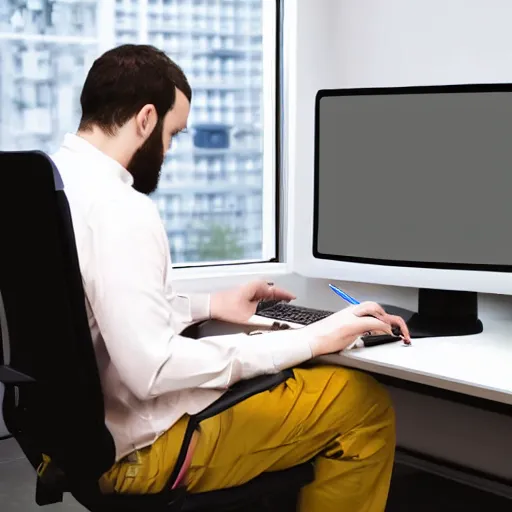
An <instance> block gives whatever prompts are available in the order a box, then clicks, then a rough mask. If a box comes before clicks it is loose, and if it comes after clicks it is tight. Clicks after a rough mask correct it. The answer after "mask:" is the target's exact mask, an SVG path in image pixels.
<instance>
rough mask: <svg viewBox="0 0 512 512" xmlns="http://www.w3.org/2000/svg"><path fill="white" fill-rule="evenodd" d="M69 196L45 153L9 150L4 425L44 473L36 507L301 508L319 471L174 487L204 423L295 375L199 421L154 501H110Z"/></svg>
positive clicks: (246, 386)
mask: <svg viewBox="0 0 512 512" xmlns="http://www.w3.org/2000/svg"><path fill="white" fill-rule="evenodd" d="M63 189H64V187H63V184H62V180H61V178H60V175H59V173H58V171H57V170H56V169H55V167H54V166H53V163H52V161H51V160H50V159H49V158H48V157H47V156H46V155H45V154H44V153H41V152H17V153H0V240H1V246H0V323H1V324H2V331H1V332H2V344H3V356H2V351H0V382H3V383H4V384H5V385H6V391H5V398H4V407H3V410H4V419H5V422H6V425H7V427H8V429H9V431H10V432H11V433H12V434H13V436H14V437H15V439H16V441H17V442H18V444H19V445H20V447H21V449H22V450H23V452H24V453H25V455H26V457H27V458H28V460H29V461H30V463H31V465H32V466H33V467H34V468H39V471H38V476H37V483H36V501H37V503H38V504H40V505H46V504H50V503H57V502H60V501H62V498H63V494H64V493H65V492H70V493H72V495H73V496H74V497H75V498H76V499H77V500H78V501H79V502H80V503H81V504H82V505H84V506H85V507H86V508H87V509H88V510H90V511H94V512H107V511H108V512H112V511H123V512H127V511H132V512H142V511H143V512H164V511H165V512H175V511H176V512H177V511H180V510H182V511H187V512H199V511H205V510H214V511H216V512H217V511H218V512H221V511H222V510H241V509H243V510H244V511H245V512H248V511H250V510H258V511H265V510H269V511H270V510H275V511H280V512H286V511H290V512H291V511H292V510H295V509H296V503H297V497H298V494H299V491H300V489H301V488H302V487H303V486H304V485H306V484H307V483H309V482H311V481H312V480H313V477H314V470H313V465H312V463H305V464H302V465H299V466H296V467H294V468H291V469H289V470H286V471H280V472H274V473H266V474H263V475H261V476H259V477H258V478H256V479H254V480H252V481H250V482H248V483H246V484H245V485H242V486H240V487H236V488H231V489H224V490H218V491H213V492H208V493H204V494H189V493H187V492H186V490H185V488H183V487H181V488H178V489H175V490H170V487H171V483H172V482H173V481H174V479H175V477H176V475H177V472H178V470H179V466H180V463H181V461H182V460H183V458H184V455H185V452H186V448H187V443H188V442H189V439H190V436H191V433H192V430H193V428H194V427H195V426H196V425H197V424H198V423H200V422H201V421H203V420H204V419H206V418H208V417H211V416H213V415H215V414H218V413H220V412H221V411H224V410H226V409H228V408H229V407H232V406H233V405H235V404H236V403H238V402H240V401H242V400H245V399H247V398H249V397H250V396H252V395H254V394H257V393H261V392H265V391H267V390H269V389H271V388H273V387H274V386H276V385H278V384H280V383H282V382H284V381H285V380H286V379H288V378H293V372H292V371H287V372H282V373H279V374H277V375H272V376H264V377H259V378H256V379H253V380H250V381H245V382H241V383H239V384H237V385H236V386H234V387H233V388H232V389H231V390H229V391H228V392H227V393H226V394H225V395H224V396H223V397H222V398H220V399H219V400H218V401H217V402H215V403H214V404H212V405H211V406H210V407H208V408H207V409H206V410H204V411H203V412H201V413H199V414H197V415H196V416H194V417H192V420H191V422H190V427H189V430H188V432H187V435H186V442H185V443H184V445H183V447H182V449H181V453H180V460H179V461H178V464H177V466H176V468H175V471H174V475H173V476H172V477H171V479H170V484H169V489H166V490H165V491H164V492H162V493H160V494H152V495H120V494H113V495H103V494H101V492H100V490H99V486H98V479H99V477H100V476H101V475H102V474H103V473H104V472H105V471H107V470H108V469H109V468H110V467H111V466H112V465H113V463H114V456H115V455H114V453H115V452H114V443H113V440H112V437H111V435H110V432H109V431H108V430H107V428H106V426H105V416H104V409H103V407H104V403H103V395H102V391H101V386H100V380H99V376H98V369H97V366H96V360H95V356H94V351H93V347H92V341H91V337H90V332H89V327H88V323H87V316H86V310H85V301H84V292H83V288H82V281H81V276H80V271H79V266H78V258H77V252H76V247H75V240H74V233H73V227H72V222H71V216H70V212H69V206H68V203H67V199H66V196H65V194H64V190H63ZM43 455H44V456H45V457H44V456H43Z"/></svg>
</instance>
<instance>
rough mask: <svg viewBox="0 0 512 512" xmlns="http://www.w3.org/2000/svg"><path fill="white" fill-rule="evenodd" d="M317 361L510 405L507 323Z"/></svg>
mask: <svg viewBox="0 0 512 512" xmlns="http://www.w3.org/2000/svg"><path fill="white" fill-rule="evenodd" d="M253 318H255V319H256V318H257V320H258V321H260V320H261V318H258V317H253ZM507 326H508V327H509V328H510V329H511V330H507ZM319 360H321V361H325V362H329V363H332V364H338V365H342V366H348V367H351V368H357V369H360V370H365V371H369V372H373V373H377V374H381V375H387V376H390V377H395V378H399V379H403V380H407V381H410V382H416V383H419V384H425V385H428V386H433V387H436V388H441V389H446V390H449V391H454V392H457V393H463V394H466V395H470V396H474V397H478V398H484V399H488V400H493V401H495V402H501V403H504V404H510V405H512V324H511V323H510V322H503V321H500V320H492V319H485V320H484V332H483V333H481V334H477V335H474V336H461V337H453V338H424V339H419V340H413V343H412V346H410V347H405V346H403V345H402V343H401V342H397V343H390V344H388V345H381V346H378V347H372V348H361V349H353V350H349V351H346V352H343V353H341V354H335V355H329V356H323V357H321V358H319Z"/></svg>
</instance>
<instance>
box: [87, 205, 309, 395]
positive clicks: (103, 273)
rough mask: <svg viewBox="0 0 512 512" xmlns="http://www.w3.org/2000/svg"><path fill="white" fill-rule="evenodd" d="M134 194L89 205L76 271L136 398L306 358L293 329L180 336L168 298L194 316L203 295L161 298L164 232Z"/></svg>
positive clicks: (226, 380) (301, 337)
mask: <svg viewBox="0 0 512 512" xmlns="http://www.w3.org/2000/svg"><path fill="white" fill-rule="evenodd" d="M139 199H140V201H139V202H140V204H139V205H138V207H137V208H135V207H132V208H129V209H128V208H126V207H122V206H123V205H122V202H120V203H119V204H116V202H115V201H111V202H109V203H108V204H102V205H101V207H99V206H98V207H95V208H94V209H93V211H92V212H91V214H90V216H89V241H90V244H91V251H90V254H91V256H90V261H88V262H87V265H86V270H85V272H84V284H85V291H86V294H87V297H88V300H89V302H90V305H91V308H92V311H93V314H94V317H95V319H96V322H97V324H98V328H99V330H100V332H101V335H102V337H103V340H104V342H105V346H106V348H107V350H108V353H109V356H110V359H111V361H112V364H113V365H114V366H115V367H116V369H117V371H118V373H119V375H120V377H121V379H122V380H123V382H124V384H125V385H126V386H127V387H128V388H129V389H130V391H131V392H132V393H133V394H134V395H135V396H137V398H139V399H140V400H147V399H150V398H154V397H157V396H160V395H163V394H166V393H168V392H171V391H177V390H180V389H190V388H210V389H225V388H227V387H229V386H230V385H232V384H234V383H235V382H237V381H238V380H242V379H248V378H251V377H255V376H257V375H261V374H265V373H275V372H278V371H280V370H282V369H285V368H289V367H292V366H294V365H297V364H300V363H302V362H304V361H306V360H308V359H310V358H311V357H312V353H311V348H310V344H309V340H308V339H307V337H306V336H305V333H304V332H301V330H298V331H292V330H288V331H277V332H271V333H268V334H265V335H261V336H254V337H251V336H248V335H246V334H236V335H227V336H215V337H208V338H202V339H199V340H194V339H189V338H183V337H182V336H180V335H179V334H178V332H179V331H178V330H177V328H176V318H175V317H176V316H178V317H179V316H180V312H179V311H175V310H174V306H175V304H174V302H176V300H177V302H179V301H180V300H182V299H183V298H185V300H186V301H188V303H189V306H190V309H189V314H190V317H192V316H194V315H197V318H200V317H201V315H204V313H205V311H206V309H205V303H206V302H204V301H208V302H209V298H208V299H205V297H204V296H203V298H201V297H200V296H197V297H195V298H194V297H193V296H189V297H185V296H181V298H180V296H179V295H176V296H175V297H174V299H172V300H169V296H168V292H169V290H168V285H167V283H168V275H167V274H168V272H169V271H170V254H169V251H168V245H167V239H166V237H165V232H164V231H163V229H162V225H161V221H160V218H159V215H158V211H157V209H156V206H155V205H154V204H153V203H152V201H151V200H150V199H148V198H146V197H145V196H140V198H139ZM175 299H176V300H175ZM201 301H203V302H201ZM201 304H202V305H201ZM195 308H197V309H195ZM208 309H209V306H208ZM181 314H182V313H181Z"/></svg>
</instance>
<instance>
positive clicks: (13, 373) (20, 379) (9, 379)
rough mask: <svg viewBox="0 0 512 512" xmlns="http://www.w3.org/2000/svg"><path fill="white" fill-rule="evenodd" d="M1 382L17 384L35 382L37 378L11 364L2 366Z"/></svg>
mask: <svg viewBox="0 0 512 512" xmlns="http://www.w3.org/2000/svg"><path fill="white" fill-rule="evenodd" d="M0 382H2V383H3V384H5V385H11V386H17V385H19V384H29V383H32V382H35V379H33V378H32V377H30V376H28V375H25V374H24V373H21V372H18V371H17V370H13V369H12V368H10V367H9V366H0Z"/></svg>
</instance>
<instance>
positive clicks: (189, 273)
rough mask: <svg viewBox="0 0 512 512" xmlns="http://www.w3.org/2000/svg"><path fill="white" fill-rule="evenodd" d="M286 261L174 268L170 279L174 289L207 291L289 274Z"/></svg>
mask: <svg viewBox="0 0 512 512" xmlns="http://www.w3.org/2000/svg"><path fill="white" fill-rule="evenodd" d="M289 273H290V270H289V267H288V265H287V264H286V263H247V264H240V265H219V266H210V267H188V268H175V269H173V270H172V281H173V284H174V286H175V287H176V289H178V290H180V291H187V292H209V291H212V290H215V289H219V288H226V287H230V286H236V285H238V284H242V283H246V282H247V281H250V280H252V279H265V280H273V279H274V278H277V277H280V276H284V275H286V274H289Z"/></svg>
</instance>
